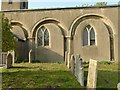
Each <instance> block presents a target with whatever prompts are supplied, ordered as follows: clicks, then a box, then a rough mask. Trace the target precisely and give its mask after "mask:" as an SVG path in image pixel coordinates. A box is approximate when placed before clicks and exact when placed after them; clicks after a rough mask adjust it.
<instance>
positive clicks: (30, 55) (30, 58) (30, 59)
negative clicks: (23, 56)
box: [29, 49, 33, 63]
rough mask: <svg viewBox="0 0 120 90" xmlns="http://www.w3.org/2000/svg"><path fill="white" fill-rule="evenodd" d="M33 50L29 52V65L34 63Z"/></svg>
mask: <svg viewBox="0 0 120 90" xmlns="http://www.w3.org/2000/svg"><path fill="white" fill-rule="evenodd" d="M32 56H33V55H32V49H31V50H30V51H29V63H31V62H32Z"/></svg>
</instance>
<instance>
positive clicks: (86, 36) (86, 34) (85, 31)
mask: <svg viewBox="0 0 120 90" xmlns="http://www.w3.org/2000/svg"><path fill="white" fill-rule="evenodd" d="M86 45H88V31H87V29H86V28H85V30H84V31H83V46H86Z"/></svg>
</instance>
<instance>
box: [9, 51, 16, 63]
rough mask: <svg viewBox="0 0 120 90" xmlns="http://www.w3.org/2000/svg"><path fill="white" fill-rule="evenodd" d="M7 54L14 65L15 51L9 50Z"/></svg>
mask: <svg viewBox="0 0 120 90" xmlns="http://www.w3.org/2000/svg"><path fill="white" fill-rule="evenodd" d="M8 53H11V55H12V59H13V60H12V63H13V64H14V63H15V51H14V50H11V51H8Z"/></svg>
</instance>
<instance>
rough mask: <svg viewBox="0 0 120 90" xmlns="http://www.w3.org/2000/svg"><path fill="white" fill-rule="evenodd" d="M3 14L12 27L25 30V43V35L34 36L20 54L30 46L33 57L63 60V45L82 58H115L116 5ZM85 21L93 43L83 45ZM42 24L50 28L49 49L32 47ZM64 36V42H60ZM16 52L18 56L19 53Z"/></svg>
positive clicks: (116, 46) (116, 35) (116, 48)
mask: <svg viewBox="0 0 120 90" xmlns="http://www.w3.org/2000/svg"><path fill="white" fill-rule="evenodd" d="M5 16H6V17H8V18H9V19H10V20H11V19H12V21H11V24H12V26H19V27H20V28H22V29H23V31H24V33H25V35H26V33H27V35H28V36H27V37H26V38H27V39H28V42H29V41H30V40H29V38H34V40H32V43H34V44H32V46H31V44H30V45H28V46H29V50H28V52H23V54H25V53H27V55H29V51H30V50H31V49H32V50H35V60H40V61H41V60H42V61H45V60H46V61H47V62H48V61H50V62H51V60H53V61H56V60H57V59H61V61H63V59H64V58H65V51H66V50H65V47H66V46H67V52H69V53H70V55H71V54H80V55H81V56H82V57H83V59H84V60H86V61H88V60H89V59H90V58H93V59H96V60H99V61H100V60H106V61H110V60H115V61H118V60H119V59H118V6H106V7H99V8H98V7H86V8H60V9H59V8H58V9H32V10H14V11H6V12H5ZM113 16H114V17H113ZM87 24H91V25H92V26H93V27H94V29H95V32H96V45H94V46H83V39H82V38H83V37H82V36H83V35H82V31H83V29H84V28H85V26H86V25H87ZM42 25H43V26H44V25H45V26H47V27H48V28H49V31H50V39H51V46H50V47H49V48H46V47H43V48H39V47H37V46H36V45H37V43H36V34H37V30H38V28H39V27H40V26H42ZM18 32H20V31H19V30H18ZM61 33H62V34H61ZM65 38H66V41H67V43H65V42H64V41H65ZM31 47H32V48H31ZM41 52H44V53H45V54H44V53H41ZM43 54H44V55H43ZM19 55H20V57H22V54H19ZM45 56H47V57H48V58H47V57H45ZM24 59H25V58H24ZM57 61H60V60H57Z"/></svg>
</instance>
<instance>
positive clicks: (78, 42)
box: [73, 19, 110, 61]
mask: <svg viewBox="0 0 120 90" xmlns="http://www.w3.org/2000/svg"><path fill="white" fill-rule="evenodd" d="M88 24H90V25H91V26H92V27H93V29H94V31H95V45H91V46H83V31H84V29H85V27H86V26H87V25H88ZM73 42H74V44H73V45H74V54H80V56H81V57H82V59H83V60H85V61H86V60H87V61H89V60H90V59H91V58H92V59H95V60H99V61H100V60H104V61H106V60H110V39H109V33H108V30H107V28H106V26H105V25H104V24H103V22H102V21H100V20H95V19H89V20H85V21H83V22H81V23H80V24H79V25H78V27H77V29H76V33H75V36H74V39H73Z"/></svg>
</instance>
